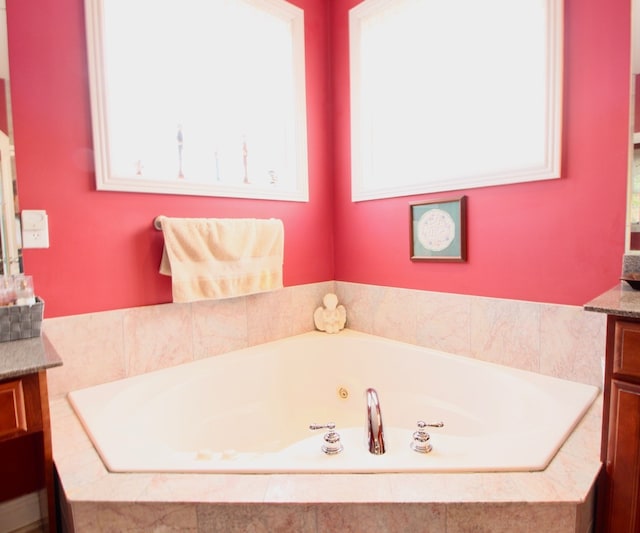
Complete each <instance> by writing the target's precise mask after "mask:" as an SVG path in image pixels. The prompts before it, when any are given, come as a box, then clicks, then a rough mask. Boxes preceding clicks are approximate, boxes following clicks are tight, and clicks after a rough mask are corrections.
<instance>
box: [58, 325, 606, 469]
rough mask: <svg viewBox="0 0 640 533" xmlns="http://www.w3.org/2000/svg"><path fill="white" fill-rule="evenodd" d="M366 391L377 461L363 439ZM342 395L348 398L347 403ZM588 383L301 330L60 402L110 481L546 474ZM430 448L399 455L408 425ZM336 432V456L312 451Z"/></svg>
mask: <svg viewBox="0 0 640 533" xmlns="http://www.w3.org/2000/svg"><path fill="white" fill-rule="evenodd" d="M368 387H373V388H375V389H376V390H377V392H378V396H379V398H380V404H381V408H382V417H383V421H384V432H385V440H386V449H387V452H386V453H385V454H384V455H372V454H370V453H369V452H368V449H367V446H366V442H365V414H366V407H365V405H366V404H365V390H366V389H367V388H368ZM345 392H346V396H347V397H346V398H345V397H344V396H345ZM597 394H598V389H597V388H596V387H593V386H589V385H584V384H580V383H574V382H570V381H566V380H560V379H556V378H551V377H547V376H542V375H540V374H534V373H530V372H524V371H519V370H515V369H511V368H507V367H503V366H499V365H493V364H489V363H484V362H480V361H476V360H473V359H469V358H465V357H459V356H455V355H451V354H446V353H443V352H439V351H435V350H430V349H426V348H420V347H417V346H413V345H409V344H404V343H399V342H395V341H390V340H387V339H383V338H380V337H375V336H371V335H367V334H363V333H357V332H354V331H349V330H344V331H342V332H341V333H339V334H337V335H328V334H325V333H319V332H312V333H307V334H304V335H299V336H296V337H291V338H288V339H283V340H280V341H276V342H273V343H268V344H263V345H259V346H255V347H252V348H248V349H244V350H239V351H235V352H231V353H229V354H225V355H220V356H216V357H211V358H208V359H204V360H200V361H196V362H193V363H188V364H184V365H181V366H177V367H173V368H170V369H165V370H160V371H157V372H151V373H148V374H144V375H141V376H136V377H132V378H127V379H123V380H120V381H116V382H112V383H105V384H102V385H98V386H95V387H91V388H87V389H83V390H78V391H74V392H72V393H70V395H69V399H70V401H71V404H72V405H73V407H74V409H75V411H76V413H77V414H78V416H79V418H80V419H81V421H82V423H83V425H84V427H85V429H86V431H87V433H88V434H89V436H90V438H91V440H92V441H93V443H94V446H95V447H96V449H97V450H98V452H99V454H100V456H101V458H102V460H103V461H104V463H105V465H106V466H107V468H108V469H109V470H110V471H113V472H150V471H151V472H236V473H258V472H261V473H264V472H270V473H278V472H282V473H285V472H288V473H295V472H461V471H464V472H478V471H533V470H542V469H544V468H545V467H546V466H547V464H548V463H549V462H550V460H551V459H552V458H553V456H554V454H555V453H556V452H557V450H558V449H559V448H560V446H561V445H562V444H563V442H564V441H565V440H566V438H567V437H568V435H569V434H570V433H571V431H572V429H573V428H574V427H575V425H576V424H577V423H578V421H579V420H580V418H581V417H582V416H583V414H584V413H585V412H586V410H587V408H588V407H589V406H590V405H591V403H592V402H593V400H594V399H595V397H596V396H597ZM418 420H425V421H427V422H436V421H443V422H444V424H445V426H444V427H443V428H437V429H435V428H434V429H431V428H430V429H429V433H430V435H431V444H432V445H433V451H432V452H431V453H428V454H418V453H416V452H414V451H413V450H412V449H411V448H410V443H411V441H412V434H413V432H414V431H415V429H416V422H417V421H418ZM327 422H334V423H335V424H336V430H337V431H338V433H339V434H340V436H341V441H342V444H343V446H344V451H343V452H342V453H340V454H337V455H326V454H324V453H323V452H322V451H321V449H320V448H321V445H322V443H323V439H322V436H323V433H324V432H323V431H317V432H312V431H310V430H309V425H310V424H312V423H327Z"/></svg>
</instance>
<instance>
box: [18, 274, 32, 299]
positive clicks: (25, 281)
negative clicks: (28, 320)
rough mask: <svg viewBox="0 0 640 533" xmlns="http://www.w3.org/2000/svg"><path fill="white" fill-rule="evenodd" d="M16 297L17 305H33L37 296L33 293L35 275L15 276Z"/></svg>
mask: <svg viewBox="0 0 640 533" xmlns="http://www.w3.org/2000/svg"><path fill="white" fill-rule="evenodd" d="M14 286H15V297H16V304H17V305H33V304H34V303H36V297H35V295H34V293H33V277H32V276H24V275H21V274H20V275H17V276H14Z"/></svg>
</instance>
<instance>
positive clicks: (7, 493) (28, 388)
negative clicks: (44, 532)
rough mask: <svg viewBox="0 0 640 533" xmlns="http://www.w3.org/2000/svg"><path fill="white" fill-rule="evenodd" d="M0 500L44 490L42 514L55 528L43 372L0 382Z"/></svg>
mask: <svg viewBox="0 0 640 533" xmlns="http://www.w3.org/2000/svg"><path fill="white" fill-rule="evenodd" d="M0 480H2V482H1V483H0V501H7V500H11V499H13V498H17V497H19V496H22V495H24V494H28V493H30V492H35V491H38V490H40V489H43V488H44V489H45V491H46V502H41V505H42V506H43V507H45V508H44V509H42V510H41V514H42V516H48V522H49V526H48V527H49V531H52V532H55V531H56V513H55V509H56V507H55V493H54V479H53V457H52V451H51V427H50V420H49V399H48V393H47V377H46V371H44V370H41V371H38V372H35V373H32V374H26V375H21V376H15V377H10V378H7V379H4V380H2V381H0Z"/></svg>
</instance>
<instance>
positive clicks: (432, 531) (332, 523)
mask: <svg viewBox="0 0 640 533" xmlns="http://www.w3.org/2000/svg"><path fill="white" fill-rule="evenodd" d="M317 515H318V532H322V533H362V532H364V531H367V532H369V531H371V532H373V531H375V532H376V533H407V532H410V531H411V532H413V531H415V532H420V533H445V531H447V529H446V517H445V508H444V506H443V505H439V504H412V503H395V504H375V503H370V504H351V503H345V504H326V505H321V506H319V507H318V509H317Z"/></svg>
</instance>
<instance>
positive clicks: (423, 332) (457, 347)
mask: <svg viewBox="0 0 640 533" xmlns="http://www.w3.org/2000/svg"><path fill="white" fill-rule="evenodd" d="M416 312H417V322H418V324H417V329H418V331H417V344H419V345H420V346H426V347H428V348H434V349H436V350H442V351H445V352H449V353H455V354H458V355H471V337H470V335H471V297H470V296H465V295H460V294H446V293H440V292H423V293H421V294H419V296H418V298H417V310H416Z"/></svg>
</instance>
